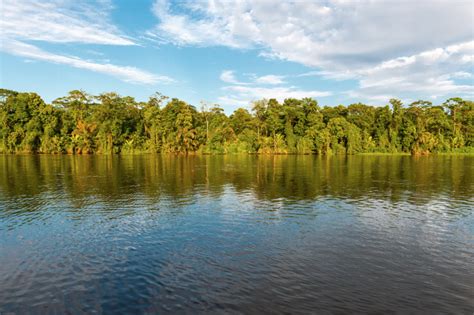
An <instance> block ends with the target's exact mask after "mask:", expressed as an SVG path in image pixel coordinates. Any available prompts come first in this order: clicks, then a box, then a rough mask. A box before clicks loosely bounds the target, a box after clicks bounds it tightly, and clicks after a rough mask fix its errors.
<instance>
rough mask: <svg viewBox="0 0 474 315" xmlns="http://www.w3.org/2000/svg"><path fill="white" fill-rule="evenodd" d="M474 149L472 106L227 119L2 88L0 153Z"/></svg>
mask: <svg viewBox="0 0 474 315" xmlns="http://www.w3.org/2000/svg"><path fill="white" fill-rule="evenodd" d="M473 151H474V102H472V101H470V100H463V99H461V98H451V99H448V100H447V101H445V102H444V103H442V104H438V105H433V104H432V103H431V102H427V101H423V100H419V101H416V102H413V103H411V104H408V105H407V106H404V105H403V104H402V102H401V101H400V100H397V99H392V100H390V102H389V104H387V105H385V106H369V105H365V104H362V103H357V104H351V105H349V106H342V105H339V106H325V107H320V106H319V105H318V103H317V101H316V100H314V99H310V98H304V99H286V100H285V101H284V102H283V103H279V102H278V101H277V100H276V99H268V100H266V99H263V100H258V101H255V102H253V104H251V109H244V108H239V109H237V110H236V111H234V112H233V113H232V114H231V115H230V116H227V115H226V114H225V113H224V111H223V109H222V108H221V107H219V106H218V105H213V104H203V106H202V107H201V108H200V109H199V110H198V109H196V107H194V106H192V105H190V104H187V103H186V102H184V101H181V100H179V99H176V98H173V99H168V98H167V97H165V96H163V95H161V94H159V93H156V94H154V95H153V96H151V97H150V98H149V100H148V101H147V102H138V101H136V100H135V99H134V98H133V97H130V96H120V95H118V94H117V93H103V94H101V95H98V96H92V95H89V94H87V93H85V92H84V91H79V90H74V91H71V92H69V94H68V95H66V96H64V97H60V98H58V99H56V100H54V101H53V102H52V103H51V104H47V103H45V102H44V101H43V99H42V98H41V97H40V96H39V95H38V94H36V93H23V92H16V91H11V90H6V89H0V152H2V153H21V152H32V153H70V154H90V153H121V152H154V153H159V152H163V153H184V154H188V153H208V154H212V153H214V154H225V153H268V154H357V153H367V152H384V153H411V154H416V155H417V154H429V153H440V152H473Z"/></svg>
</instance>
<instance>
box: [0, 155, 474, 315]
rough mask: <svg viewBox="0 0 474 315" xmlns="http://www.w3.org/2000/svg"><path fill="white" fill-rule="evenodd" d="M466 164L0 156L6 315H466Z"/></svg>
mask: <svg viewBox="0 0 474 315" xmlns="http://www.w3.org/2000/svg"><path fill="white" fill-rule="evenodd" d="M473 261H474V158H473V157H468V156H458V157H455V156H438V157H434V156H432V157H421V158H414V157H409V156H350V157H332V158H322V157H313V156H204V157H197V156H194V157H193V156H191V157H175V156H156V155H140V156H46V155H43V156H9V155H3V156H0V313H2V314H3V313H8V312H14V313H48V314H49V313H58V314H63V313H72V314H81V313H94V312H95V313H105V314H111V313H121V314H132V313H133V314H142V313H156V312H160V313H165V312H170V313H196V312H201V313H208V312H212V313H217V312H222V311H225V312H228V313H241V312H245V313H250V312H267V313H269V312H271V313H275V314H278V313H308V312H318V311H319V312H320V313H321V312H394V311H397V312H403V313H406V312H411V313H418V312H423V313H433V312H437V313H466V314H472V313H473V312H474V288H473V285H474V263H473Z"/></svg>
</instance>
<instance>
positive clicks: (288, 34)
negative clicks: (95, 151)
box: [0, 0, 474, 113]
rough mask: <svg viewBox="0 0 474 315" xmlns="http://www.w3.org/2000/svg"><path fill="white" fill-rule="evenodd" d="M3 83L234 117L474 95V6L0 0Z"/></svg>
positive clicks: (53, 94) (432, 1) (428, 1)
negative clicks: (158, 101)
mask: <svg viewBox="0 0 474 315" xmlns="http://www.w3.org/2000/svg"><path fill="white" fill-rule="evenodd" d="M0 3H1V4H0V5H1V11H2V14H1V16H0V40H1V42H0V51H1V52H0V66H1V69H0V85H1V87H3V88H9V89H14V90H19V91H35V92H38V93H39V94H40V95H42V96H43V97H44V98H45V99H46V101H48V102H50V101H52V100H53V99H55V98H57V97H60V96H64V95H66V94H67V92H68V91H70V90H73V89H83V90H85V91H87V92H89V93H91V94H99V93H102V92H108V91H116V92H118V93H119V94H122V95H130V96H133V97H135V98H136V99H137V100H146V99H147V98H148V96H150V95H152V94H153V93H154V92H155V91H158V92H161V93H162V94H165V95H168V96H170V97H178V98H181V99H183V100H185V101H187V102H189V103H191V104H193V105H195V106H198V107H199V106H200V102H201V101H205V102H210V103H218V104H220V105H221V106H222V107H223V108H224V109H225V110H226V111H227V112H228V113H229V112H231V111H232V110H234V109H236V108H237V107H246V106H249V104H250V103H251V102H252V101H253V100H257V99H261V98H271V97H275V98H277V99H279V100H280V101H282V100H283V99H284V98H288V97H296V98H301V97H313V98H315V99H317V100H318V101H319V103H320V104H322V105H337V104H351V103H354V102H365V103H368V104H372V105H385V104H387V102H388V100H389V99H390V98H392V97H397V98H400V99H402V100H403V101H404V102H410V101H414V100H417V99H426V100H430V101H432V102H433V103H441V102H443V101H444V100H445V99H447V98H449V97H453V96H461V97H464V98H470V99H472V98H473V94H474V81H473V80H474V74H473V73H474V71H473V65H474V5H473V4H472V2H471V1H462V0H454V1H438V0H421V1H417V2H413V1H404V0H401V1H389V0H386V1H370V0H367V1H365V0H360V1H355V0H354V1H352V0H351V1H349V0H325V1H298V2H285V1H278V2H275V1H268V0H265V1H263V0H254V1H238V2H230V1H224V2H221V1H198V2H195V1H180V2H172V1H165V0H157V1H152V0H147V1H141V0H140V1H125V0H100V1H85V0H82V1H71V0H55V1H28V0H1V2H0Z"/></svg>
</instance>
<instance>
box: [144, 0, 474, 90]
mask: <svg viewBox="0 0 474 315" xmlns="http://www.w3.org/2000/svg"><path fill="white" fill-rule="evenodd" d="M153 12H154V14H155V15H156V17H157V18H158V23H157V25H156V26H155V27H154V28H153V29H151V30H150V31H149V34H150V35H153V36H157V37H159V38H160V39H161V40H162V41H163V42H166V43H173V44H176V45H195V46H226V47H231V48H237V49H258V50H260V53H259V55H260V56H263V57H265V58H279V59H283V60H288V61H293V62H297V63H300V64H303V65H305V66H307V67H309V68H313V69H314V70H310V71H308V72H307V73H305V74H302V75H303V76H305V75H306V76H313V75H314V76H319V77H324V78H327V79H331V80H347V79H354V80H359V84H360V89H361V90H360V91H359V93H360V94H361V95H369V94H370V95H369V96H371V97H379V98H380V97H381V96H386V95H388V93H384V94H380V93H382V92H383V91H376V90H373V91H369V90H368V89H364V88H366V87H368V85H370V84H372V83H373V82H375V80H377V79H378V78H380V77H383V78H384V82H385V84H386V85H385V88H386V89H391V90H392V91H393V93H396V92H398V91H401V90H404V91H405V92H407V93H408V92H410V93H419V92H420V93H421V92H423V93H428V94H429V95H434V94H436V95H438V94H440V93H438V92H439V91H440V90H439V89H438V87H440V86H442V87H443V88H442V89H441V91H444V93H457V92H459V93H465V92H466V90H468V88H466V86H464V85H463V84H458V83H457V81H456V79H459V76H458V77H457V78H456V76H455V75H454V73H455V72H466V73H472V70H471V69H472V62H473V60H474V57H473V54H472V53H471V52H466V53H465V54H461V53H459V52H456V51H454V50H455V49H456V47H458V46H459V49H461V50H462V49H463V48H461V47H464V46H466V45H468V46H469V45H470V43H471V42H472V40H473V39H474V34H473V28H472V23H471V21H473V20H474V11H473V10H472V2H471V1H469V0H458V1H441V0H431V1H416V2H413V1H412V2H403V1H402V2H399V1H371V0H360V1H345V0H328V1H301V2H300V1H297V2H287V1H277V2H275V1H271V0H260V1H251V0H243V1H239V2H237V3H230V2H228V1H219V0H213V1H202V2H197V3H196V2H192V3H189V2H183V3H181V2H180V3H173V4H171V3H169V2H167V1H165V0H158V1H156V2H155V3H154V6H153ZM420 69H421V70H423V71H425V73H424V75H425V78H424V80H421V81H418V83H417V84H414V83H416V82H415V80H418V79H420V76H421V74H418V73H415V72H410V71H415V70H420ZM401 76H408V80H409V81H410V82H411V83H413V84H407V83H406V82H402V81H401V80H400V77H401ZM446 78H448V79H446ZM446 80H448V81H449V82H447V81H446ZM433 82H437V83H439V84H434V85H433ZM405 89H409V91H406V90H405ZM433 93H434V94H433ZM390 94H391V93H390ZM420 96H421V95H420Z"/></svg>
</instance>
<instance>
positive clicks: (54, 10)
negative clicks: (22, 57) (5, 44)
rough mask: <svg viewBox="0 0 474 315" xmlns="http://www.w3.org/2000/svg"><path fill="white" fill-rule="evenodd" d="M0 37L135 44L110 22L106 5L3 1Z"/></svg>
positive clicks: (58, 0) (27, 0) (99, 3)
mask: <svg viewBox="0 0 474 315" xmlns="http://www.w3.org/2000/svg"><path fill="white" fill-rule="evenodd" d="M1 8H2V14H1V18H0V36H1V38H2V39H3V40H4V39H5V38H15V39H19V40H41V41H47V42H55V43H71V42H75V43H87V44H102V45H134V42H133V41H132V40H131V39H130V38H128V37H126V36H125V35H123V34H121V33H120V32H119V30H118V29H117V28H116V27H115V26H114V25H112V24H111V23H110V22H109V17H108V14H109V11H110V9H111V6H110V4H109V3H107V2H104V1H102V2H97V3H94V4H88V2H87V1H60V0H57V1H33V0H2V6H1Z"/></svg>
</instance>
